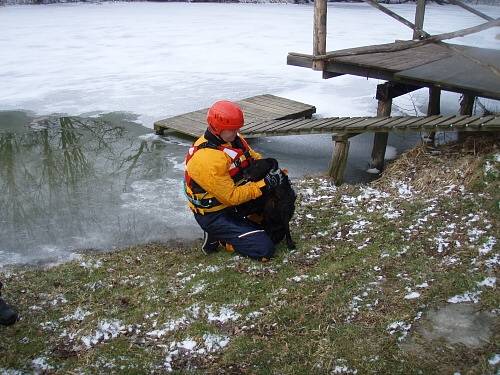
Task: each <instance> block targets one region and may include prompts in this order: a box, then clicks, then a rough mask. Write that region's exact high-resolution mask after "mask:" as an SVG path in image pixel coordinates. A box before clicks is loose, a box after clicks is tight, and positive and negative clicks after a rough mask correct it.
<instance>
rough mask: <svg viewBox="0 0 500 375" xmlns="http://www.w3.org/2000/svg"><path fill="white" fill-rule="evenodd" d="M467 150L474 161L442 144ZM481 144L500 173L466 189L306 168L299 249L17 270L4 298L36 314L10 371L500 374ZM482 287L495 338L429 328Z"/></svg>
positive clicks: (167, 249)
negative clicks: (347, 178)
mask: <svg viewBox="0 0 500 375" xmlns="http://www.w3.org/2000/svg"><path fill="white" fill-rule="evenodd" d="M453 155H455V154H453ZM452 157H454V158H455V159H456V160H457V163H458V162H459V161H460V156H456V155H455V156H451V157H450V156H446V155H444V156H443V158H447V162H448V163H449V162H450V158H452ZM481 158H482V159H481V160H482V161H481V162H480V164H479V165H485V163H489V164H488V165H489V167H488V172H487V173H482V172H481V170H480V169H479V171H476V174H475V176H474V178H472V179H471V180H470V183H468V184H467V183H466V182H463V183H464V185H465V186H466V187H465V190H463V191H460V190H457V189H455V190H453V191H451V192H446V186H448V185H449V184H448V181H442V182H441V183H439V182H434V185H433V186H432V187H431V188H429V189H427V190H425V189H423V190H420V191H417V189H414V191H413V195H412V197H411V198H408V197H404V196H400V195H399V194H398V193H397V189H395V188H394V187H393V186H392V185H391V183H392V182H393V181H397V179H396V180H390V175H389V176H387V175H386V176H385V178H386V179H388V181H387V182H386V183H382V184H378V185H377V186H376V189H377V192H374V191H373V190H370V191H368V193H367V190H366V189H367V186H363V185H360V186H344V187H341V188H335V187H333V186H331V185H329V184H328V183H327V182H326V180H323V179H318V178H315V179H304V180H302V181H297V182H296V183H295V185H296V189H297V191H298V192H299V200H298V204H297V214H296V217H295V219H294V222H293V225H292V231H293V233H294V237H295V239H296V240H297V244H298V246H297V250H294V251H291V252H289V251H288V250H286V249H285V248H284V247H283V246H280V247H279V249H278V253H277V256H276V258H275V259H274V260H272V261H271V262H269V263H265V264H261V263H258V262H255V261H253V260H250V259H245V258H241V257H236V256H234V255H231V254H228V253H226V252H224V251H221V252H219V253H217V254H212V255H211V256H208V257H207V256H204V255H202V253H201V252H200V251H199V250H198V247H199V243H197V242H196V243H192V244H184V245H182V246H175V245H167V244H147V245H144V246H136V247H131V248H128V249H123V250H120V251H115V252H109V253H91V254H90V253H89V254H86V255H83V256H82V258H81V259H79V260H77V261H72V262H68V263H64V264H60V265H57V266H54V267H50V268H44V267H15V268H13V269H10V270H5V271H4V272H3V274H0V279H2V280H3V281H4V283H5V286H6V288H5V294H4V297H5V298H6V299H7V300H8V301H10V302H12V304H14V305H15V306H16V307H17V308H18V310H19V311H20V315H21V317H22V318H21V320H20V321H19V322H17V323H16V324H15V325H14V326H11V327H0V335H1V337H2V339H1V340H0V372H2V371H8V370H18V371H25V372H33V371H34V370H37V371H41V370H43V369H44V368H45V369H46V370H47V371H48V372H51V373H61V374H62V373H131V374H136V373H164V372H167V371H168V370H172V371H173V372H174V373H180V374H183V373H194V374H197V373H199V374H207V373H208V374H210V373H213V374H220V373H238V374H239V373H244V374H245V373H247V374H327V373H328V374H329V373H355V372H357V373H358V374H370V373H374V374H380V373H399V374H421V373H424V374H434V373H435V374H442V373H450V374H452V373H454V372H460V373H462V374H465V373H467V374H469V373H470V374H487V373H491V374H493V373H495V371H498V366H497V369H495V368H494V366H493V365H491V364H489V363H488V360H489V359H491V358H492V356H493V355H494V354H496V353H500V345H499V344H498V343H499V342H500V340H499V339H500V337H499V336H500V334H499V330H498V327H499V320H498V313H499V312H498V308H499V306H500V297H499V294H498V292H497V289H496V285H495V286H493V287H488V286H479V285H478V283H479V282H482V281H483V280H485V279H486V278H487V277H497V276H498V271H499V266H498V264H496V265H495V264H494V262H493V263H492V259H493V258H494V256H498V254H499V245H498V244H495V245H494V246H493V247H492V248H491V250H490V251H489V252H487V253H485V254H482V255H481V254H480V253H479V249H481V248H483V247H484V246H485V244H487V243H488V241H489V240H490V239H491V238H498V236H499V231H500V229H499V210H498V204H495V203H494V202H498V199H499V193H498V189H497V187H498V169H499V165H498V164H499V163H498V162H496V159H495V156H493V155H492V154H487V155H484V156H481ZM434 159H435V157H432V160H433V161H434ZM481 163H482V164H481ZM491 166H493V167H494V168H493V169H492V167H491ZM435 167H436V168H439V164H438V165H436V166H435ZM495 168H496V169H495ZM495 171H497V172H495ZM422 173H426V172H425V171H422ZM399 178H400V177H398V179H399ZM418 178H419V174H418V173H417V174H416V175H415V176H412V179H410V178H408V179H407V181H406V182H407V183H409V184H410V185H412V184H413V183H416V181H417V179H418ZM372 188H373V187H372ZM308 189H312V190H313V191H316V194H313V195H311V194H308V193H306V191H307V190H308ZM380 193H386V194H387V196H384V197H381V196H380ZM367 194H368V196H369V197H368V198H361V197H362V196H365V197H366V196H367ZM321 196H328V198H318V197H321ZM492 202H493V203H492ZM429 207H431V208H429ZM395 210H396V211H398V215H394V211H395ZM391 215H392V216H391ZM470 215H472V216H470ZM476 215H477V216H476ZM471 218H473V221H471ZM471 231H472V232H471ZM474 231H475V232H474ZM473 232H474V233H476V232H477V233H478V234H471V233H473ZM440 243H441V245H440ZM425 283H426V284H425ZM477 291H480V292H481V294H480V300H479V302H478V303H476V304H475V305H474V306H476V308H477V310H478V311H487V312H490V313H491V314H492V315H494V316H495V322H496V323H495V324H494V325H493V326H492V328H491V330H492V332H491V338H490V340H489V341H488V342H487V343H485V344H484V345H483V347H481V348H477V349H470V348H465V347H464V346H463V345H460V344H450V343H448V342H446V341H445V340H443V339H440V340H433V341H429V340H427V339H425V338H424V337H423V336H422V335H421V333H420V330H419V327H420V325H421V324H422V322H423V320H424V319H425V316H426V315H425V314H426V312H427V311H429V310H431V309H435V308H439V307H442V306H445V305H446V304H447V303H448V302H447V300H448V299H449V298H451V297H453V296H456V295H461V294H463V293H465V292H477ZM414 292H418V293H419V294H420V295H419V297H418V298H414V299H409V298H405V297H407V296H409V295H410V293H414ZM78 311H79V312H80V315H79V319H76V317H77V315H78V314H76V312H78ZM398 322H399V323H398ZM106 323H108V324H111V326H108V329H107V333H106V332H102V331H101V332H100V331H99V329H98V326H99V325H101V326H102V325H103V324H106ZM396 323H397V324H400V326H397V324H396ZM113 324H114V325H115V328H112V326H113ZM394 324H396V326H397V327H396V328H395V329H393V330H392V331H391V328H390V327H391V326H393V325H394ZM403 326H406V327H410V328H406V329H403V328H402V327H403ZM110 327H111V328H110ZM398 327H399V328H398ZM113 329H114V330H113ZM106 335H107V336H106ZM214 337H215V341H214V340H213V339H214ZM92 339H94V341H93V342H91V341H92ZM190 340H191V341H190ZM211 340H212V341H211ZM86 342H87V343H89V342H91V343H90V344H89V345H86V344H85V343H86ZM190 343H195V344H193V345H196V346H195V347H194V348H193V347H190V346H189V344H190ZM214 343H215V344H214ZM175 350H177V351H175ZM33 360H37V362H38V363H42V365H34V364H33ZM43 363H45V364H46V365H47V366H49V367H44V366H43Z"/></svg>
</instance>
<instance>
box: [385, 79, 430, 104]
mask: <svg viewBox="0 0 500 375" xmlns="http://www.w3.org/2000/svg"><path fill="white" fill-rule="evenodd" d="M420 88H421V87H420V86H414V85H405V84H403V83H397V82H386V83H383V84H380V85H377V95H376V98H377V100H383V101H386V100H389V99H393V98H397V97H398V96H401V95H404V94H408V93H409V92H412V91H415V90H418V89H420Z"/></svg>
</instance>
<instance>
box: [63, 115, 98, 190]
mask: <svg viewBox="0 0 500 375" xmlns="http://www.w3.org/2000/svg"><path fill="white" fill-rule="evenodd" d="M60 124H61V146H62V150H63V156H64V167H63V171H64V176H65V177H66V178H67V179H68V180H67V181H68V182H69V183H70V186H71V187H72V188H75V187H76V184H77V182H78V180H80V179H81V178H83V177H85V176H87V175H88V172H89V171H90V169H91V168H90V164H89V163H88V161H87V159H86V158H85V155H84V154H83V152H82V150H81V146H80V144H79V137H78V136H77V134H78V133H77V131H76V129H75V127H74V126H73V123H72V121H71V119H70V118H69V117H61V119H60Z"/></svg>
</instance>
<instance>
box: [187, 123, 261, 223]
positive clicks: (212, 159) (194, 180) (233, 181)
mask: <svg viewBox="0 0 500 375" xmlns="http://www.w3.org/2000/svg"><path fill="white" fill-rule="evenodd" d="M260 158H261V156H260V154H259V153H257V152H255V151H254V150H253V149H252V148H251V147H250V146H249V145H248V143H247V142H246V141H245V139H244V138H243V137H241V136H240V135H238V136H237V138H236V140H235V141H233V142H231V143H223V141H221V139H220V138H218V137H216V136H214V135H213V134H212V133H210V132H209V131H208V130H207V131H206V132H205V134H204V135H203V136H201V137H200V138H198V140H196V142H195V143H194V144H193V146H191V148H190V149H189V151H188V153H187V155H186V161H185V174H184V188H185V193H186V196H187V198H188V205H189V208H190V209H191V210H192V211H193V212H195V213H199V214H202V215H204V214H205V213H209V212H216V211H220V210H222V209H224V208H227V207H231V206H237V205H239V204H242V203H245V202H248V201H249V200H251V199H255V198H258V197H260V196H261V195H262V191H261V188H262V187H264V186H265V182H264V180H260V181H257V182H247V181H246V180H243V179H242V171H243V170H244V169H245V168H246V167H247V166H248V165H249V164H250V163H251V160H255V159H260Z"/></svg>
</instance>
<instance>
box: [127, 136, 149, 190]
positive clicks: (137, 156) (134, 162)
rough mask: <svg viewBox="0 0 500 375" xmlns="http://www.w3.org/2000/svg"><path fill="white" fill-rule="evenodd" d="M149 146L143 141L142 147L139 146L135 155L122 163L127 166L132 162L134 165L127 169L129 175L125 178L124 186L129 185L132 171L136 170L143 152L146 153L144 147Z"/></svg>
mask: <svg viewBox="0 0 500 375" xmlns="http://www.w3.org/2000/svg"><path fill="white" fill-rule="evenodd" d="M146 145H147V142H146V141H142V142H141V145H140V146H139V149H138V150H137V152H136V153H135V154H134V155H131V156H129V157H128V158H127V159H125V161H124V162H123V163H122V165H123V164H125V163H127V162H129V161H132V164H130V166H129V167H128V168H127V175H126V176H125V181H124V186H127V185H128V179H129V178H130V175H131V174H132V170H133V169H134V168H135V166H136V164H137V161H138V160H139V157H140V156H141V155H142V152H143V151H144V147H145V146H146Z"/></svg>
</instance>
